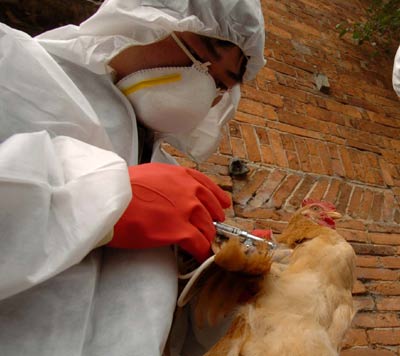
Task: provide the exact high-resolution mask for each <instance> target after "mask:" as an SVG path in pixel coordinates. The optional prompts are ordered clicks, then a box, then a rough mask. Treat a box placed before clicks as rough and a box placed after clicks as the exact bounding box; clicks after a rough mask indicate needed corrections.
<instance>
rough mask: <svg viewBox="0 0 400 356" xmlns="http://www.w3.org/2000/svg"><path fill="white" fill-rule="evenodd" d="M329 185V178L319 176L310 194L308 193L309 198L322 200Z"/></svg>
mask: <svg viewBox="0 0 400 356" xmlns="http://www.w3.org/2000/svg"><path fill="white" fill-rule="evenodd" d="M328 185H329V180H328V179H326V178H324V177H320V178H318V181H317V182H316V183H315V185H314V187H313V188H312V190H311V192H310V194H309V195H308V196H309V198H313V199H317V200H322V197H323V196H324V194H325V192H326V189H327V188H328Z"/></svg>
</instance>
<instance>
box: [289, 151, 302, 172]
mask: <svg viewBox="0 0 400 356" xmlns="http://www.w3.org/2000/svg"><path fill="white" fill-rule="evenodd" d="M286 159H287V162H288V165H289V168H290V169H293V170H295V171H298V170H300V161H299V157H298V156H297V153H296V152H293V151H286Z"/></svg>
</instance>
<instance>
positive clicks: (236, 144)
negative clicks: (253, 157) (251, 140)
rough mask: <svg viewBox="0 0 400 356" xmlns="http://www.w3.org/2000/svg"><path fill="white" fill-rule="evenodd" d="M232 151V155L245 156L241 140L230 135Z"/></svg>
mask: <svg viewBox="0 0 400 356" xmlns="http://www.w3.org/2000/svg"><path fill="white" fill-rule="evenodd" d="M231 145H232V153H233V156H234V157H238V158H247V152H246V147H245V145H244V142H243V140H241V139H238V138H235V137H232V138H231Z"/></svg>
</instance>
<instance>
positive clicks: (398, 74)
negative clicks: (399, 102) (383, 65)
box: [392, 47, 400, 97]
mask: <svg viewBox="0 0 400 356" xmlns="http://www.w3.org/2000/svg"><path fill="white" fill-rule="evenodd" d="M392 84H393V89H394V91H395V92H396V94H397V96H399V97H400V47H399V48H398V49H397V52H396V55H395V57H394V63H393V75H392Z"/></svg>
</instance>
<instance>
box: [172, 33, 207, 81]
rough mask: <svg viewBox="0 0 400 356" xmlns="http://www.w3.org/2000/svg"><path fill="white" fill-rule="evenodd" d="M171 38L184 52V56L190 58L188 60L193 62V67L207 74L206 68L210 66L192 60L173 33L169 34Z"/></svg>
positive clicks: (194, 59) (188, 52)
mask: <svg viewBox="0 0 400 356" xmlns="http://www.w3.org/2000/svg"><path fill="white" fill-rule="evenodd" d="M171 37H172V38H173V39H174V41H175V42H176V44H177V45H178V46H179V47H180V48H181V49H182V51H183V52H185V54H186V55H187V56H188V57H189V58H190V60H191V61H192V62H193V64H194V66H195V67H196V68H197V69H199V70H201V71H202V72H205V73H207V72H208V66H210V65H211V63H210V62H205V63H201V62H200V61H198V60H197V59H196V58H194V57H193V55H192V54H191V53H190V51H189V50H188V49H187V48H186V46H185V45H184V44H183V43H182V41H181V40H180V39H179V38H178V37H177V35H175V33H174V32H171Z"/></svg>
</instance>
